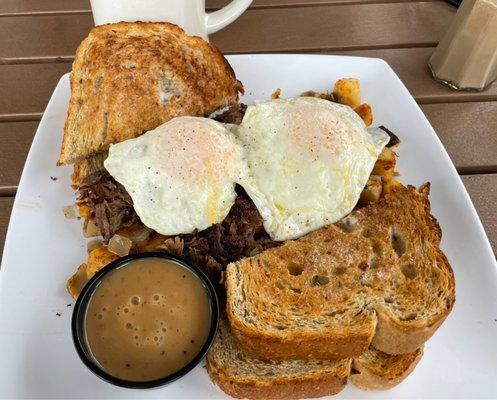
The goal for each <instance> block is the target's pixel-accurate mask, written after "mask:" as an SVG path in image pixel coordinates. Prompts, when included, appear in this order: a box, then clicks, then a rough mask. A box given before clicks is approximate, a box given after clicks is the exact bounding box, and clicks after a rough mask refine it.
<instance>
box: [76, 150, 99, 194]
mask: <svg viewBox="0 0 497 400" xmlns="http://www.w3.org/2000/svg"><path fill="white" fill-rule="evenodd" d="M106 157H107V152H105V153H99V154H95V155H93V156H90V157H88V158H85V159H83V160H81V161H78V162H76V163H75V164H74V169H73V173H72V174H71V187H72V188H73V189H78V188H80V187H81V186H84V185H88V184H89V183H91V182H95V181H96V180H98V178H99V177H101V176H102V175H103V174H104V173H105V167H104V160H105V158H106Z"/></svg>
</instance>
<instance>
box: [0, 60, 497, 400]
mask: <svg viewBox="0 0 497 400" xmlns="http://www.w3.org/2000/svg"><path fill="white" fill-rule="evenodd" d="M229 61H230V63H231V65H232V66H233V68H234V70H235V71H236V74H237V77H238V78H239V79H240V80H241V81H242V82H243V83H244V86H245V89H246V95H245V96H244V97H243V99H242V100H243V101H245V102H247V103H249V104H250V103H251V102H253V101H254V100H256V99H267V98H268V97H269V96H270V94H271V93H272V92H273V91H274V89H276V88H278V87H279V88H281V90H282V94H283V97H291V96H295V95H298V94H299V93H301V92H302V91H305V90H311V89H312V90H317V91H326V90H330V89H331V85H332V84H333V83H334V82H335V81H336V80H337V79H338V78H341V77H357V78H359V79H360V82H361V86H362V93H363V101H366V102H368V103H369V104H371V105H372V107H373V110H374V118H375V121H374V124H375V125H381V124H383V125H386V126H387V127H388V128H390V129H391V130H392V131H393V132H395V133H396V134H397V135H398V136H399V137H400V139H401V146H400V151H399V159H400V162H399V166H398V168H399V170H400V172H401V173H402V181H403V182H404V183H411V184H414V185H420V184H421V183H423V182H425V181H430V182H431V183H432V194H431V203H432V208H433V214H434V215H435V216H436V218H437V219H438V220H439V222H440V225H441V227H442V230H443V234H444V237H443V241H442V247H443V250H444V251H445V253H446V255H447V257H448V259H449V261H450V262H451V264H452V267H453V269H454V271H455V275H456V284H457V301H456V305H455V308H454V310H453V312H452V314H451V315H450V316H449V318H448V319H447V321H446V322H445V323H444V324H443V325H442V327H441V328H440V329H439V330H438V332H436V334H435V335H434V337H433V338H432V339H431V340H430V341H429V342H428V343H427V344H426V346H425V356H424V357H423V359H422V360H421V362H420V363H419V365H418V367H417V368H416V369H415V371H414V372H413V373H412V375H411V376H410V377H409V378H408V379H407V380H406V381H405V382H404V383H402V384H401V385H399V386H398V387H396V388H394V389H392V390H390V391H387V392H362V391H360V390H358V389H356V388H354V386H352V385H348V386H347V388H346V389H345V390H344V391H343V392H341V393H340V394H339V395H338V396H337V397H338V398H344V399H345V398H347V399H349V398H476V397H479V398H484V397H486V398H489V397H495V396H497V265H496V262H495V258H494V255H493V253H492V250H491V248H490V245H489V242H488V239H487V238H486V236H485V232H484V230H483V228H482V225H481V223H480V221H479V219H478V216H477V214H476V212H475V209H474V207H473V205H472V203H471V200H470V199H469V196H468V194H467V193H466V190H465V189H464V187H463V185H462V182H461V180H460V179H459V176H458V175H457V172H456V170H455V169H454V166H453V165H452V162H451V161H450V159H449V157H448V155H447V153H446V152H445V150H444V148H443V147H442V144H441V143H440V141H439V139H438V137H437V136H436V134H435V132H434V131H433V129H432V128H431V126H430V124H429V123H428V121H427V120H426V118H425V117H424V115H423V114H422V112H421V110H420V109H419V107H418V106H417V105H416V103H415V101H414V100H413V98H412V97H411V96H410V94H409V93H408V91H407V90H406V88H405V87H404V85H403V84H402V83H401V81H400V80H399V79H398V78H397V76H396V75H395V73H394V72H393V71H392V70H391V68H390V67H389V66H388V65H387V64H386V63H385V62H384V61H382V60H378V59H369V58H356V57H335V56H313V55H256V56H251V55H242V56H231V57H229ZM69 96H70V92H69V79H68V75H65V76H63V77H62V78H61V80H60V82H59V84H58V85H57V88H56V89H55V92H54V94H53V96H52V99H51V100H50V102H49V104H48V107H47V109H46V111H45V114H44V115H43V118H42V120H41V123H40V125H39V128H38V131H37V133H36V136H35V138H34V141H33V145H32V147H31V151H30V153H29V156H28V159H27V161H26V166H25V168H24V172H23V174H22V178H21V183H20V186H19V191H18V192H17V196H16V200H15V204H14V208H13V212H12V217H11V220H10V225H9V230H8V234H7V239H6V244H5V251H4V256H3V262H2V269H1V273H0V397H2V398H3V397H7V398H11V397H16V398H19V397H21V398H24V397H43V398H69V397H71V398H81V397H86V398H88V397H90V398H161V399H168V398H222V397H224V393H223V392H221V391H220V390H219V389H218V388H217V387H215V386H214V385H213V384H212V383H211V382H210V380H209V378H208V376H207V374H206V373H205V370H204V369H203V368H202V367H197V368H196V369H195V370H194V371H193V372H191V373H190V374H188V375H187V376H186V377H184V378H183V379H180V380H179V381H177V382H175V383H173V384H171V385H169V386H167V387H164V388H159V389H154V390H147V391H136V390H129V389H121V388H117V387H114V386H111V385H110V384H107V383H105V382H103V381H101V380H100V379H99V378H97V377H96V376H94V375H93V374H92V373H91V372H90V371H89V370H87V369H86V367H84V365H83V364H82V363H81V361H80V360H79V359H78V356H77V355H76V352H75V350H74V348H73V344H72V341H71V335H70V318H71V311H72V308H71V306H70V304H74V302H73V300H72V299H71V298H70V296H69V295H68V294H67V292H66V289H65V284H66V280H67V278H68V277H69V276H70V275H71V274H72V273H73V272H74V270H75V268H76V267H77V266H78V265H79V264H80V263H81V262H83V260H85V257H86V244H85V240H84V239H83V237H82V234H81V226H80V225H81V222H79V221H77V220H67V219H65V218H64V216H63V214H62V211H61V208H62V207H63V206H65V205H69V204H72V203H73V202H74V193H73V191H72V190H71V189H70V186H69V175H70V172H71V168H57V167H55V162H56V160H57V158H58V155H59V148H60V143H61V137H62V129H63V126H64V121H65V117H66V111H67V104H68V100H69ZM468 118H472V116H470V115H469V116H468ZM51 176H53V177H57V178H58V179H57V180H56V181H53V180H52V179H50V177H51ZM58 314H60V316H58Z"/></svg>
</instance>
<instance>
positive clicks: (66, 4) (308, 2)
mask: <svg viewBox="0 0 497 400" xmlns="http://www.w3.org/2000/svg"><path fill="white" fill-rule="evenodd" d="M402 1H415V0H385V1H382V0H254V1H253V2H252V4H251V5H250V8H273V7H298V6H308V7H311V6H315V5H323V4H360V3H370V4H372V3H390V2H392V3H398V2H402ZM429 1H439V0H429ZM228 3H229V0H206V2H205V6H206V9H207V10H215V9H218V8H221V7H223V6H225V5H227V4H228ZM90 12H91V8H90V1H89V0H49V1H47V0H2V1H1V2H0V16H12V15H39V14H55V13H57V14H71V13H87V14H89V13H90Z"/></svg>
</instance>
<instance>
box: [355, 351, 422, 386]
mask: <svg viewBox="0 0 497 400" xmlns="http://www.w3.org/2000/svg"><path fill="white" fill-rule="evenodd" d="M422 357H423V349H422V348H420V349H416V350H415V351H414V352H412V353H409V354H405V355H402V356H391V360H388V361H389V364H390V365H389V366H388V368H385V369H381V368H378V363H372V362H368V360H367V359H366V358H365V357H358V358H355V359H354V361H353V362H352V373H351V375H350V378H349V379H350V381H351V382H352V383H353V384H354V385H355V386H357V387H358V388H360V389H362V390H388V389H391V388H393V387H395V386H397V385H398V384H399V383H401V382H402V381H403V380H404V379H405V378H406V377H407V376H408V375H409V374H410V373H411V372H412V371H413V370H414V368H415V367H416V365H417V364H418V362H419V361H420V360H421V358H422ZM380 366H381V365H380Z"/></svg>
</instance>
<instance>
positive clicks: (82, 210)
mask: <svg viewBox="0 0 497 400" xmlns="http://www.w3.org/2000/svg"><path fill="white" fill-rule="evenodd" d="M76 207H77V209H78V214H79V215H80V216H81V217H83V218H88V217H89V216H90V209H89V208H88V206H86V205H84V204H78V203H76Z"/></svg>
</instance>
